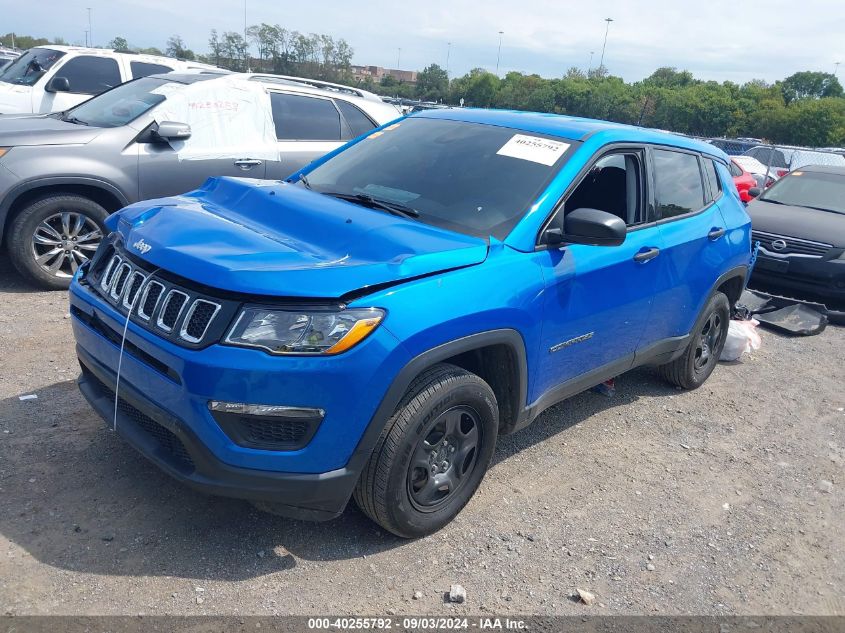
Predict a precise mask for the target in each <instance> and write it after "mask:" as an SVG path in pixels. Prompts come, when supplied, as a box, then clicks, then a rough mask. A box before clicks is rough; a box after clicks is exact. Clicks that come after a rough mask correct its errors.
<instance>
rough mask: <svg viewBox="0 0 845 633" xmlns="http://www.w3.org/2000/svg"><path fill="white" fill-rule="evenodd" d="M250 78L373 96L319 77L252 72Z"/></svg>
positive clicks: (362, 96)
mask: <svg viewBox="0 0 845 633" xmlns="http://www.w3.org/2000/svg"><path fill="white" fill-rule="evenodd" d="M250 79H251V80H254V81H266V82H269V83H278V84H295V85H302V86H311V87H312V88H320V89H322V90H331V91H334V92H342V93H345V94H349V95H352V96H355V97H361V98H362V99H372V98H373V96H375V95H373V94H372V93H371V92H367V91H366V90H361V89H359V88H353V87H352V86H344V85H343V84H335V83H332V82H330V81H321V80H319V79H308V78H306V77H292V76H290V75H265V74H253V75H251V76H250Z"/></svg>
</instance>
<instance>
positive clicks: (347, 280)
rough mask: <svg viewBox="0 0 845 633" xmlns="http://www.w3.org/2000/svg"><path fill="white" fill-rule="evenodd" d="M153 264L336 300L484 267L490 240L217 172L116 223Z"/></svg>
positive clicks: (256, 290)
mask: <svg viewBox="0 0 845 633" xmlns="http://www.w3.org/2000/svg"><path fill="white" fill-rule="evenodd" d="M107 225H108V227H109V229H111V230H117V231H118V232H119V233H120V235H121V236H122V238H123V241H124V244H125V247H126V248H127V250H128V251H129V252H130V253H131V254H133V255H135V256H138V257H141V258H142V259H144V260H146V261H147V262H149V263H150V264H152V265H153V266H157V267H159V268H161V269H162V270H166V271H170V272H172V273H175V274H177V275H180V276H182V277H185V278H187V279H189V280H192V281H195V282H198V283H201V284H204V285H206V286H210V287H212V288H218V289H222V290H227V291H232V292H239V293H249V294H256V295H267V296H276V297H309V298H323V299H335V298H341V297H344V296H345V295H348V294H350V293H354V292H356V291H361V290H366V289H368V288H372V287H375V286H383V285H385V284H392V283H397V282H400V281H403V280H407V279H411V278H414V277H421V276H425V275H430V274H433V273H437V272H440V271H444V270H449V269H454V268H459V267H464V266H471V265H474V264H479V263H481V262H483V261H484V259H485V258H486V257H487V250H488V243H487V241H485V240H483V239H479V238H475V237H469V236H465V235H462V234H459V233H453V232H451V231H446V230H444V229H439V228H436V227H432V226H429V225H426V224H423V223H421V222H417V221H415V220H410V219H405V218H400V217H396V216H393V215H390V214H388V213H385V212H382V211H378V210H373V209H368V208H364V207H361V206H359V205H356V204H352V203H349V202H344V201H341V200H338V199H336V198H332V197H329V196H325V195H321V194H318V193H315V192H313V191H308V190H307V189H305V188H303V187H300V186H296V185H290V184H286V183H279V182H276V181H255V180H246V179H240V178H211V179H209V180H208V181H206V183H205V184H204V185H203V187H202V188H200V189H198V190H196V191H193V192H190V193H187V194H184V195H182V196H176V197H172V198H161V199H158V200H150V201H146V202H141V203H136V204H133V205H131V206H129V207H126V208H125V209H124V210H123V211H121V212H119V213H117V214H114V215H112V216H111V217H110V218H109V219H108V220H107Z"/></svg>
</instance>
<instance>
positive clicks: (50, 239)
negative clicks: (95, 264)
mask: <svg viewBox="0 0 845 633" xmlns="http://www.w3.org/2000/svg"><path fill="white" fill-rule="evenodd" d="M102 239H103V233H102V231H100V227H99V226H97V223H96V222H94V220H92V219H91V218H89V217H87V216H86V215H83V214H82V213H79V212H77V211H60V212H59V213H54V214H53V215H51V216H49V217H48V218H46V219H45V220H44V221H42V222H41V223H40V224H39V225H38V226H37V227H35V231H34V232H33V234H32V255H33V257H34V258H35V262H36V263H37V264H38V265H39V266H40V267H41V268H42V269H43V270H44V271H45V272H47V273H48V274H50V275H53V276H55V277H62V278H69V277H72V276H73V274H74V273H75V272H76V270H77V269H78V268H79V267H80V266H81V265H82V264H84V263H85V262H86V261H88V259H89V258H90V257H91V256H92V255H93V254H94V251H96V250H97V247H98V246H99V245H100V241H101V240H102Z"/></svg>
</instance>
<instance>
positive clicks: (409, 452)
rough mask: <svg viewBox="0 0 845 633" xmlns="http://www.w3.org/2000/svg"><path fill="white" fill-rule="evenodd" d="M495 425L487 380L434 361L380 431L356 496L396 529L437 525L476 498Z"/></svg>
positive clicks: (419, 530) (405, 531)
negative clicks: (434, 363) (433, 364)
mask: <svg viewBox="0 0 845 633" xmlns="http://www.w3.org/2000/svg"><path fill="white" fill-rule="evenodd" d="M498 429H499V412H498V405H497V403H496V396H495V394H494V393H493V390H492V389H491V388H490V386H489V385H488V384H487V383H486V382H484V381H483V380H482V379H481V378H479V377H478V376H476V375H475V374H472V373H470V372H468V371H464V370H463V369H461V368H459V367H455V366H454V365H447V364H445V363H441V364H438V365H435V366H434V367H432V368H430V369H428V370H426V371H425V372H423V373H422V374H421V375H420V376H419V377H417V378H416V379H415V380H414V382H413V383H412V384H411V386H410V387H409V388H408V391H407V393H406V394H405V397H404V398H403V399H402V401H401V402H400V403H399V406H398V407H397V409H396V412H395V413H394V414H393V416H392V417H391V418H390V421H389V422H388V424H387V425H386V427H385V429H384V431H382V434H381V436H380V437H379V439H378V442H376V446H375V449H374V450H373V454H372V456H371V457H370V460H369V462H367V465H366V466H365V468H364V471H363V472H362V473H361V478H360V479H359V480H358V484H357V486H356V488H355V492H354V498H355V503H356V504H357V505H358V507H359V508H361V510H362V511H363V512H364V514H366V515H367V516H368V517H370V518H371V519H372V520H373V521H375V522H376V523H378V524H379V525H381V526H382V527H383V528H384V529H386V530H388V531H390V532H392V533H393V534H396V535H398V536H401V537H404V538H417V537H421V536H426V535H427V534H431V533H433V532H436V531H437V530H439V529H440V528H442V527H443V526H444V525H446V524H447V523H449V522H450V521H451V520H452V519H453V518H455V516H457V514H458V513H459V512H460V511H461V509H462V508H463V507H464V506H465V505H466V504H467V502H468V501H469V500H470V498H472V495H473V494H474V493H475V491H476V489H477V488H478V486H479V484H480V483H481V480H482V479H483V478H484V474H485V473H486V472H487V467H488V466H489V465H490V460H491V458H492V457H493V451H494V449H495V447H496V437H497V435H498Z"/></svg>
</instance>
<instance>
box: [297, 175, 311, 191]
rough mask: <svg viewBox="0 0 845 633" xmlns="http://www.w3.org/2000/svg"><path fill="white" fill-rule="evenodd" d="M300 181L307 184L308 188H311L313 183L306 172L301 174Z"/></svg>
mask: <svg viewBox="0 0 845 633" xmlns="http://www.w3.org/2000/svg"><path fill="white" fill-rule="evenodd" d="M299 182H301V183H302V184H303V185H305V188H306V189H311V183H310V182H308V176H306V175H305V174H299Z"/></svg>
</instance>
